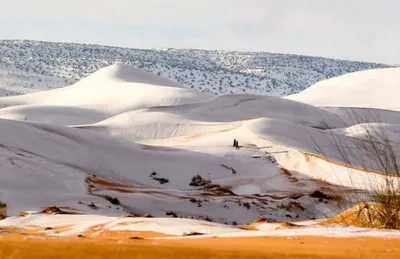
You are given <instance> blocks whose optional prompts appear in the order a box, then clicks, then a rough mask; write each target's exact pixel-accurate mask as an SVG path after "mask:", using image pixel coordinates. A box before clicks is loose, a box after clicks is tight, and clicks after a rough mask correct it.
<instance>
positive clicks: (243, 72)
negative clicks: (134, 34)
mask: <svg viewBox="0 0 400 259" xmlns="http://www.w3.org/2000/svg"><path fill="white" fill-rule="evenodd" d="M118 62H120V63H123V64H128V65H132V66H135V67H137V68H141V69H144V70H146V71H149V72H151V73H153V74H156V75H159V76H161V77H164V78H167V79H170V80H172V81H174V82H177V83H179V84H181V85H183V86H186V87H188V88H194V89H196V90H199V91H202V92H206V93H211V94H229V93H242V94H243V93H250V94H268V95H273V96H284V95H289V94H294V93H298V92H300V91H302V90H304V89H305V88H307V87H308V86H310V85H312V84H314V83H316V82H318V81H320V80H323V79H327V78H331V77H335V76H338V75H342V74H346V73H349V72H354V71H360V70H367V69H373V68H383V67H390V66H388V65H383V64H373V63H365V62H353V61H344V60H335V59H327V58H320V57H309V56H299V55H289V54H274V53H261V52H260V53H257V52H230V51H208V50H185V49H147V50H146V49H128V48H118V47H107V46H98V45H83V44H70V43H50V42H37V41H19V40H15V41H10V40H3V41H0V95H1V96H5V95H15V94H23V93H29V92H34V91H38V90H47V89H50V88H57V87H62V86H66V85H70V84H72V83H75V82H77V81H78V80H80V79H82V78H84V77H85V76H87V75H89V74H91V73H93V72H95V71H97V70H98V69H100V68H102V67H106V66H109V65H112V64H115V63H118Z"/></svg>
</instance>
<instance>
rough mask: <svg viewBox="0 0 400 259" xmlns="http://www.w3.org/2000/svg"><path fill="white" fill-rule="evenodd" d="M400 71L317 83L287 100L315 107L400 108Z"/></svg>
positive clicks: (364, 73) (385, 70)
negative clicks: (399, 96) (399, 95)
mask: <svg viewBox="0 0 400 259" xmlns="http://www.w3.org/2000/svg"><path fill="white" fill-rule="evenodd" d="M399 87H400V68H383V69H373V70H366V71H361V72H354V73H350V74H345V75H343V76H339V77H335V78H331V79H328V80H323V81H320V82H318V83H316V84H314V85H312V86H310V87H309V88H307V89H306V90H304V91H302V92H300V93H298V94H294V95H290V96H288V97H286V98H287V99H291V100H295V101H300V102H305V103H308V104H311V105H315V106H334V107H368V108H377V109H387V110H398V109H399V108H400V105H399V99H398V96H397V93H398V91H399Z"/></svg>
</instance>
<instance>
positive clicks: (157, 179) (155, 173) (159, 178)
mask: <svg viewBox="0 0 400 259" xmlns="http://www.w3.org/2000/svg"><path fill="white" fill-rule="evenodd" d="M156 175H157V172H154V171H153V172H152V173H151V174H150V177H151V178H152V179H153V180H154V181H157V182H159V183H160V184H166V183H169V180H168V179H167V178H164V177H157V176H156Z"/></svg>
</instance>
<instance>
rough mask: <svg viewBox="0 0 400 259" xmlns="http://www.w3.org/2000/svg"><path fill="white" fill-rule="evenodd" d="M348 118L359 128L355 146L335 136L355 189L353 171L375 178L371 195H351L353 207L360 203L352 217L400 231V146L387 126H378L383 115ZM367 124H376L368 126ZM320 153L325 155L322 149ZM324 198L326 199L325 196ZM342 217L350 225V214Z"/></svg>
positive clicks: (355, 114) (369, 114) (371, 187)
mask: <svg viewBox="0 0 400 259" xmlns="http://www.w3.org/2000/svg"><path fill="white" fill-rule="evenodd" d="M348 115H349V117H351V118H352V119H353V121H354V124H355V125H357V127H359V133H360V134H359V135H358V136H357V138H356V139H355V140H354V141H353V142H352V144H349V143H347V142H346V143H344V142H343V141H342V140H341V139H340V138H339V137H337V136H336V135H335V134H331V135H332V142H333V144H334V146H335V147H336V149H337V151H338V152H339V154H340V157H341V159H342V160H343V161H344V164H345V165H346V167H347V168H348V170H349V176H350V178H351V181H352V183H353V184H354V189H357V187H356V186H357V184H356V180H355V179H353V178H352V174H353V173H354V172H353V170H363V171H365V173H366V174H369V175H373V176H374V179H373V180H371V181H369V182H368V183H367V186H366V187H368V188H369V191H368V192H367V193H365V192H357V191H355V192H352V194H351V195H350V197H349V201H350V206H352V205H353V204H354V203H357V205H356V206H355V207H353V208H352V209H351V210H350V211H351V212H352V213H350V215H351V218H354V220H355V221H357V225H361V226H364V227H379V228H386V229H400V169H399V157H400V152H399V151H400V149H399V143H397V142H395V141H392V140H391V139H390V137H389V136H390V133H389V131H388V128H387V125H386V124H383V123H378V122H379V121H380V120H379V115H376V116H374V114H373V113H372V112H370V113H368V114H367V116H366V117H365V116H361V115H359V114H357V113H356V112H353V113H352V114H348ZM364 121H375V122H376V123H373V124H365V123H363V122H364ZM318 150H319V151H320V152H321V153H323V150H322V148H321V147H318ZM324 156H325V155H324ZM325 157H326V158H327V159H329V157H327V156H325ZM314 194H316V193H315V192H314ZM317 194H320V193H317ZM321 197H324V198H325V195H323V196H321ZM346 206H347V205H346ZM342 215H344V216H343V222H344V223H346V224H347V223H350V222H349V221H348V220H346V219H345V218H347V217H348V216H349V213H345V214H342ZM350 224H352V223H350Z"/></svg>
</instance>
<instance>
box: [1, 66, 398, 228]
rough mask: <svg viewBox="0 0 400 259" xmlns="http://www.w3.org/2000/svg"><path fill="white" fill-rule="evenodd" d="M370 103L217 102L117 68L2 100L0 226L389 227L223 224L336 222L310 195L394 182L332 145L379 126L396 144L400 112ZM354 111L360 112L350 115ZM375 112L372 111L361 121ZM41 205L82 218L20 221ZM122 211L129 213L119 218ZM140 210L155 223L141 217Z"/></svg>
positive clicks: (245, 97)
mask: <svg viewBox="0 0 400 259" xmlns="http://www.w3.org/2000/svg"><path fill="white" fill-rule="evenodd" d="M372 73H375V72H374V71H372ZM388 84H389V85H390V83H388ZM300 95H301V94H300ZM300 95H299V96H300ZM332 98H333V99H334V95H332ZM355 99H357V98H355ZM332 102H333V101H332ZM379 102H380V100H376V102H375V104H377V105H375V104H374V103H371V105H370V106H371V107H373V109H371V108H369V107H364V108H341V107H316V106H313V105H311V104H306V103H302V102H298V101H293V100H289V99H286V98H279V97H272V96H260V95H254V94H251V95H249V94H236V95H235V94H228V95H222V96H218V97H214V96H212V95H208V94H205V93H201V92H197V91H195V90H192V89H187V88H184V87H182V86H181V85H177V84H176V83H174V82H170V81H168V80H166V79H162V78H159V77H157V76H155V75H151V74H149V73H147V72H143V71H141V70H139V69H137V68H134V67H130V66H127V65H122V64H116V65H112V66H109V67H106V68H103V69H100V70H99V71H97V72H95V73H94V74H92V75H90V76H88V77H86V78H85V79H83V80H81V81H79V82H77V83H75V84H73V85H71V86H67V87H64V88H60V89H55V90H49V91H43V92H37V93H31V94H26V95H21V96H12V97H3V98H0V106H1V107H3V108H2V109H0V165H1V167H2V168H1V174H0V194H1V196H0V199H1V201H3V202H5V203H6V204H7V207H8V213H9V216H12V217H10V218H8V219H6V220H3V221H0V226H19V227H29V226H31V225H37V226H40V227H47V226H65V225H70V224H73V225H76V226H74V227H73V228H72V229H71V230H68V231H67V232H63V233H61V234H62V235H76V234H78V233H83V232H84V231H86V230H87V229H89V228H90V227H91V226H93V225H99V224H101V225H104V226H105V228H106V229H108V230H111V231H117V230H128V231H153V230H154V231H158V232H161V233H166V234H169V235H182V234H183V233H184V232H193V231H196V232H202V233H206V234H210V235H218V236H224V235H225V236H229V235H232V236H239V235H244V236H245V235H258V234H259V235H291V234H296V235H303V234H309V233H315V234H318V235H320V234H323V233H325V234H327V235H356V234H357V233H361V234H365V233H367V234H365V235H370V234H371V235H375V234H376V235H386V234H388V233H389V232H388V233H386V232H385V234H381V232H379V233H378V232H374V231H372V232H357V231H359V230H354V229H351V228H340V229H333V228H324V227H316V225H317V223H318V222H316V221H313V223H312V228H311V227H310V226H308V225H307V226H305V227H304V229H303V228H301V229H290V230H289V229H285V230H283V229H276V228H277V227H279V226H280V225H279V224H278V223H275V225H274V224H270V225H265V226H262V225H261V227H260V231H251V233H250V232H249V231H245V230H241V229H238V228H236V227H232V226H227V225H225V224H231V225H234V224H249V223H251V222H253V221H254V220H256V219H258V218H260V217H265V218H267V219H269V220H270V221H278V222H282V221H304V220H311V219H314V218H324V217H327V216H334V215H335V214H337V212H340V211H339V210H340V208H339V206H338V204H337V203H336V202H335V201H334V200H322V201H321V200H320V199H317V198H313V197H310V196H309V194H310V193H311V192H314V191H315V190H324V192H327V193H330V194H338V193H339V194H342V195H343V196H344V198H346V194H345V192H344V190H346V191H350V190H354V189H355V188H357V189H361V190H363V191H367V192H368V191H370V190H371V188H373V187H374V186H373V184H378V185H379V184H384V183H385V181H386V180H387V179H393V180H394V181H399V178H398V177H396V176H388V175H385V174H383V172H382V168H380V167H379V164H378V163H376V161H375V160H374V159H371V157H369V156H368V154H367V153H366V152H365V150H358V149H356V150H355V151H354V152H353V153H352V155H353V156H354V157H352V158H351V159H350V161H348V162H349V163H350V164H346V163H345V162H347V161H344V159H343V157H342V155H341V152H340V150H338V148H337V147H336V146H335V141H338V142H339V143H346V144H347V145H350V146H357V145H358V144H359V143H360V142H361V141H362V139H363V138H365V134H366V132H367V130H368V132H372V133H373V134H375V133H376V132H377V131H378V130H379V129H380V128H382V127H383V128H385V129H386V130H387V132H388V137H389V139H390V141H392V142H399V141H400V135H399V132H400V130H399V127H400V124H399V123H398V120H397V117H398V116H399V114H398V112H397V111H387V110H378V109H375V108H376V107H378V106H379ZM375 106H376V107H375ZM352 112H356V113H357V114H359V115H363V116H361V117H360V119H359V120H358V121H354V120H352V118H351V113H352ZM371 114H374V115H377V116H364V115H371ZM379 118H382V121H380V120H379ZM235 138H236V139H238V140H239V145H240V149H239V150H236V149H235V148H233V147H232V142H233V139H235ZM363 166H365V167H366V168H364V167H363ZM196 179H197V180H196ZM199 179H200V180H199ZM110 198H115V199H117V200H118V202H117V203H116V202H111V201H110ZM51 205H55V206H57V207H59V208H61V209H64V210H67V211H70V210H73V211H76V212H78V213H80V215H43V214H40V213H34V214H31V215H28V216H25V217H20V216H17V215H19V213H21V212H24V211H41V210H42V208H44V207H46V206H51ZM126 214H129V215H132V216H136V217H132V218H131V217H129V218H118V217H117V216H122V215H126ZM144 214H151V215H152V216H153V217H155V218H152V219H148V218H139V217H137V216H141V215H144ZM167 216H169V217H177V218H175V219H165V217H167ZM190 218H193V219H198V220H207V221H213V222H215V223H204V221H196V220H192V219H190ZM91 219H93V220H91ZM125 223H126V224H125ZM204 224H207V227H206V226H205V225H204ZM277 224H278V225H277ZM308 228H310V229H309V230H310V231H308V232H307V229H308ZM207 229H208V230H207ZM353 230H354V231H353ZM382 233H383V232H382ZM388 235H389V234H388ZM396 235H397V234H396Z"/></svg>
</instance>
